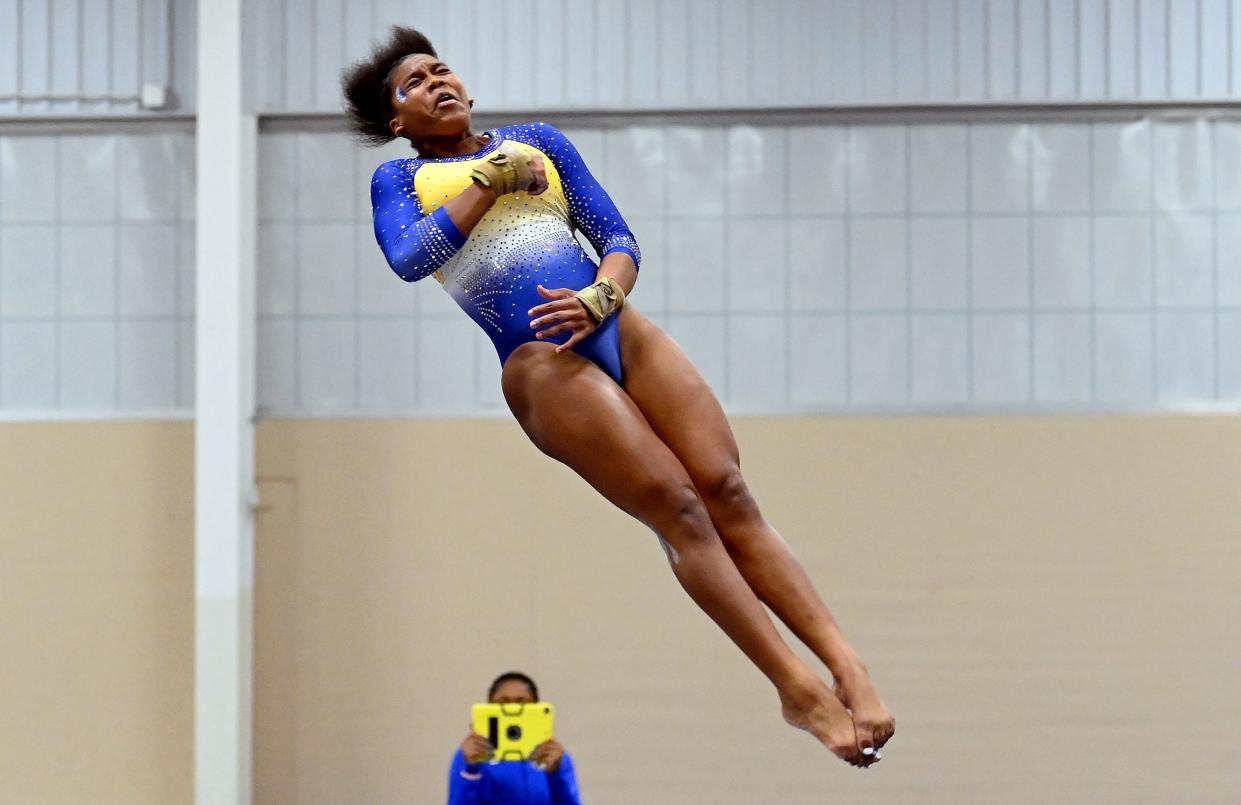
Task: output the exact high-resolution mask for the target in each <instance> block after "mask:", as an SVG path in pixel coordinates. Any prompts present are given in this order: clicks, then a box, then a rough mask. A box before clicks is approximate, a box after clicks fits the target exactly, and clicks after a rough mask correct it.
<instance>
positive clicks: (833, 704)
mask: <svg viewBox="0 0 1241 805" xmlns="http://www.w3.org/2000/svg"><path fill="white" fill-rule="evenodd" d="M780 705H781V711H782V713H783V715H784V720H785V721H787V722H788V723H789V724H791V725H792V726H794V727H797V728H798V729H800V730H805V731H806V732H808V733H810V734H811V735H813V736H814V737H815V738H817V739H818V740H819V743H821V744H823V745H824V746H826V747H827V748H828V749H830V750H832V754H834V755H836V757H838V758H840V759H841V760H843V761H845V762H846V763H849V764H850V765H853V766H858V767H861V768H865V767H866V766H869V765H871V764H872V763H874V762H876V761H877V760H878V757H876V756H873V755H863V754H862V752H861V749H860V748H859V747H858V742H857V736H856V733H855V732H854V729H853V720H852V718H851V717H850V715H849V711H848V710H846V709H845V706H844V705H843V704H841V702H840V700H839V699H837V698H836V697H835V695H833V694H832V691H831V690H830V689H829V688H828V687H827V685H826V684H825V683H824V682H823V681H822V680H821V679H819V678H817V677H813V676H812V677H808V678H807V679H805V680H804V681H802V682H799V683H797V684H794V685H790V686H788V688H787V689H786V690H782V691H780Z"/></svg>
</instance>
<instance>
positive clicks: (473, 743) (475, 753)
mask: <svg viewBox="0 0 1241 805" xmlns="http://www.w3.org/2000/svg"><path fill="white" fill-rule="evenodd" d="M495 753H496V748H495V747H494V746H492V745H491V742H490V741H488V740H487V739H486V738H484V737H483V736H481V735H479V734H478V733H477V732H471V733H470V734H469V735H467V736H465V740H464V741H462V742H461V754H462V755H463V756H464V757H465V762H466V763H469V764H471V765H473V764H475V763H483V762H484V761H488V760H491V756H492V755H494V754H495Z"/></svg>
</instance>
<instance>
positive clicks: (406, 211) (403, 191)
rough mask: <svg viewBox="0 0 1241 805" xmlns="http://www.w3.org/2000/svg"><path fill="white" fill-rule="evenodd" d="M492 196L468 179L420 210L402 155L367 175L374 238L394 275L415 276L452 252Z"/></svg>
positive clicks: (436, 266)
mask: <svg viewBox="0 0 1241 805" xmlns="http://www.w3.org/2000/svg"><path fill="white" fill-rule="evenodd" d="M495 201H496V193H495V190H493V189H492V188H490V187H483V186H482V185H480V184H477V183H474V184H471V185H470V186H469V187H467V188H466V189H465V190H464V191H463V192H462V193H461V195H459V196H457V197H456V198H454V199H451V200H450V201H448V203H446V204H444V206H442V207H440V208H439V209H437V210H436V211H435V212H433V213H431V214H430V215H424V214H423V212H422V204H421V203H420V202H419V201H418V193H417V192H416V191H415V190H414V177H413V174H412V172H410V171H409V170H408V169H407V167H406V164H405V161H404V160H394V161H392V162H385V163H384V164H382V165H380V166H379V167H378V168H376V169H375V176H374V178H372V179H371V210H372V212H373V214H374V218H375V240H376V241H378V242H379V247H380V248H381V249H383V253H384V257H386V258H387V259H388V265H390V266H392V270H393V271H395V272H396V273H397V276H399V277H400V278H401V279H403V280H405V281H406V282H415V281H417V280H420V279H422V278H423V277H426V276H428V275H430V274H434V273H435V272H436V271H437V270H439V267H440V266H442V265H443V264H444V263H445V262H446V261H447V260H448V259H449V258H450V257H452V256H453V255H454V254H456V253H457V251H458V250H459V249H460V248H461V247H462V246H463V245H464V244H465V240H466V238H468V237H469V235H470V233H471V232H473V231H474V227H475V226H477V225H478V222H479V221H481V220H482V218H483V216H484V215H486V214H487V210H489V209H491V205H492V204H495Z"/></svg>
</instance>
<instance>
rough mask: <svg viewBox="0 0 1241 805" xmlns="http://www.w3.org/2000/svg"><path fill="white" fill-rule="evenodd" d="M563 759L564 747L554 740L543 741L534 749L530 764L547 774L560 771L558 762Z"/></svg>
mask: <svg viewBox="0 0 1241 805" xmlns="http://www.w3.org/2000/svg"><path fill="white" fill-rule="evenodd" d="M563 757H564V747H563V746H561V745H560V742H559V741H557V740H556V739H555V738H552V739H551V740H549V741H544V742H543V743H541V744H539V745H538V746H537V747H535V750H534V754H532V755H531V756H530V762H531V763H533V764H534V765H535V766H538V767H539V768H540V769H542V770H543V771H545V772H548V773H549V774H555V773H556V772H558V771H560V760H561V759H562V758H563Z"/></svg>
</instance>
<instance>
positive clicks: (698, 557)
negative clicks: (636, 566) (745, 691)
mask: <svg viewBox="0 0 1241 805" xmlns="http://www.w3.org/2000/svg"><path fill="white" fill-rule="evenodd" d="M503 388H504V396H505V399H506V400H507V401H508V404H509V407H510V408H511V409H512V411H513V414H514V415H515V416H516V417H517V420H518V422H519V423H521V426H522V428H523V429H524V430H525V431H526V434H527V435H528V436H529V437H530V439H531V441H533V442H534V444H535V445H536V446H537V447H538V448H539V449H540V450H542V451H543V452H544V453H546V454H547V455H549V456H551V457H552V458H555V459H556V460H558V461H561V462H563V463H564V464H566V465H568V466H569V467H570V468H572V469H573V470H575V471H576V472H577V473H578V474H579V475H581V476H582V477H583V478H584V479H585V480H586V481H587V482H588V483H589V484H590V485H591V486H593V487H594V488H595V489H596V490H598V491H599V492H600V493H601V494H603V495H604V496H605V497H606V498H607V499H608V500H610V501H611V502H612V503H614V504H615V505H616V506H618V507H619V508H621V509H622V510H623V511H625V512H627V513H628V514H630V515H632V516H633V517H635V518H637V519H638V520H639V521H641V522H643V523H645V524H646V525H647V526H649V527H650V528H651V529H652V530H654V531H655V532H656V534H658V535H659V538H660V539H661V540H662V541H663V543H664V546H665V549H666V551H667V554H668V558H669V562H670V563H671V565H672V571H673V573H674V574H675V575H676V577H677V580H678V581H679V582H680V583H681V586H682V587H683V588H684V589H685V591H686V592H687V593H689V595H690V597H691V598H693V599H694V601H695V602H696V603H697V604H698V606H699V607H701V608H702V610H703V611H704V612H706V613H707V615H708V616H710V617H711V618H712V620H714V621H715V622H716V623H717V624H718V625H719V626H720V628H722V629H723V630H724V632H725V633H727V634H728V636H729V637H730V638H731V639H732V640H733V642H734V643H736V644H737V646H738V647H739V648H740V649H741V650H742V651H743V652H744V653H745V654H746V656H747V657H749V658H750V660H751V661H753V662H754V664H755V665H756V666H758V668H759V670H760V671H762V672H763V674H765V675H766V676H767V678H768V679H770V680H771V682H772V684H773V685H775V687H776V691H777V692H778V694H779V697H780V703H781V707H782V711H783V715H784V717H785V719H786V720H787V721H788V722H789V723H791V724H793V725H794V726H797V727H800V728H802V729H805V730H806V731H808V732H810V733H811V734H812V735H814V737H815V738H817V739H818V740H819V741H820V742H822V743H823V744H824V745H826V746H827V747H828V748H829V749H831V750H832V752H834V753H835V754H836V755H837V756H839V757H841V758H842V759H844V760H846V761H848V762H850V763H853V764H855V765H862V766H865V765H869V764H870V763H871V762H873V758H872V757H870V756H866V755H863V754H862V752H861V750H860V749H859V747H858V745H857V736H856V733H855V730H854V726H853V723H852V720H851V717H850V714H849V712H848V711H847V710H846V709H845V707H844V706H843V705H842V704H841V703H840V700H839V699H837V697H836V696H835V695H833V693H832V691H831V689H829V688H828V686H827V685H826V684H825V683H824V682H823V681H822V680H821V679H820V678H819V677H818V676H817V675H816V674H814V673H813V672H812V671H811V670H810V669H809V668H808V667H807V666H806V665H805V663H803V662H802V661H801V659H800V658H799V657H798V656H797V655H796V654H794V653H793V651H792V650H791V649H790V648H789V647H788V645H787V644H786V643H785V642H784V641H783V639H781V637H780V635H779V633H778V632H777V631H776V629H775V626H774V625H773V624H772V622H771V620H770V618H769V617H768V616H767V613H766V611H764V609H763V607H762V605H761V604H760V603H759V599H758V597H757V596H756V595H755V593H754V591H753V590H752V589H751V585H750V584H748V583H747V581H746V579H744V578H743V577H742V574H741V573H740V572H739V571H738V566H737V565H736V564H734V560H733V558H732V557H731V556H730V555H729V553H728V551H727V550H726V549H725V546H724V543H723V542H722V541H721V540H720V537H719V535H718V534H717V533H716V530H715V527H714V526H713V524H712V518H711V516H710V514H709V512H708V510H707V507H706V505H705V503H704V502H703V499H702V497H701V496H700V494H699V492H698V489H697V488H696V486H695V485H694V483H693V481H692V479H691V478H690V476H689V474H688V473H687V472H686V469H685V467H684V465H683V464H682V463H681V461H680V460H678V458H677V457H676V455H674V454H673V452H672V451H671V450H669V448H668V446H667V445H666V444H665V443H664V442H663V441H661V439H660V438H659V436H657V435H656V433H655V432H654V431H652V430H651V427H650V425H648V424H647V421H646V419H645V418H644V417H643V415H642V413H641V412H640V411H639V409H638V407H637V406H636V405H635V404H634V401H633V400H631V399H630V397H629V395H628V394H627V393H626V392H625V390H624V389H622V388H621V387H620V386H618V385H617V384H616V382H615V381H614V380H612V378H611V377H609V376H608V375H607V374H605V373H604V372H603V371H602V370H600V369H599V367H598V366H596V365H595V364H594V363H591V362H590V361H588V360H586V359H584V358H582V357H580V356H579V355H577V354H575V353H572V352H565V353H563V354H557V353H556V352H555V351H554V347H553V345H552V344H543V343H528V344H523V345H522V346H520V347H518V348H517V349H516V350H515V351H514V352H513V353H512V355H511V356H510V357H509V359H508V360H507V361H506V362H505V365H504V374H503ZM670 404H671V403H670Z"/></svg>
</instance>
